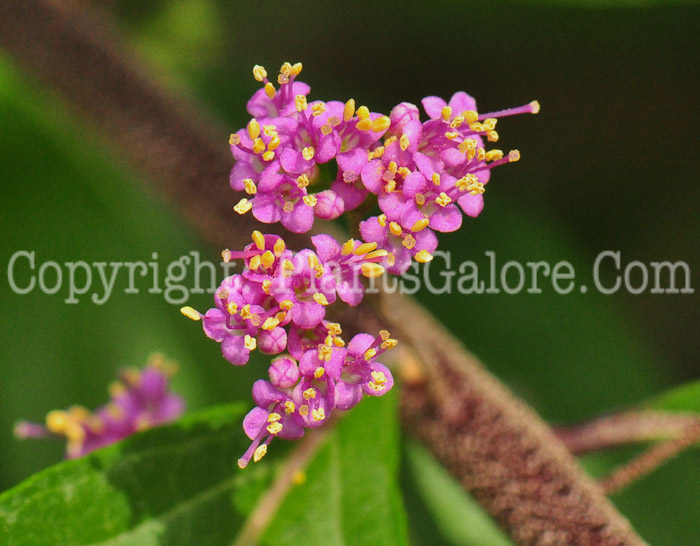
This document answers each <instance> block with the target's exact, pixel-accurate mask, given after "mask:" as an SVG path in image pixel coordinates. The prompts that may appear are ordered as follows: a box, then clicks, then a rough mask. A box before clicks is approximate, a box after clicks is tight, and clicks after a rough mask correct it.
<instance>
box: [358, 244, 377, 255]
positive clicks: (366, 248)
mask: <svg viewBox="0 0 700 546" xmlns="http://www.w3.org/2000/svg"><path fill="white" fill-rule="evenodd" d="M375 248H377V243H362V244H361V245H359V246H358V247H357V248H356V249H355V250H353V251H352V253H353V254H354V255H355V256H362V255H363V254H367V253H368V252H372V251H373V250H374V249H375Z"/></svg>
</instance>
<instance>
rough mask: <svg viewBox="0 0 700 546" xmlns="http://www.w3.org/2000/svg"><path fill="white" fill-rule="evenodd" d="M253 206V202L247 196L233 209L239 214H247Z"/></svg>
mask: <svg viewBox="0 0 700 546" xmlns="http://www.w3.org/2000/svg"><path fill="white" fill-rule="evenodd" d="M252 208H253V204H252V203H250V202H249V201H248V200H247V199H246V198H245V197H244V198H243V199H241V200H240V201H239V202H238V204H237V205H236V206H235V207H233V210H235V211H236V212H237V213H238V214H245V213H246V212H248V211H249V210H250V209H252Z"/></svg>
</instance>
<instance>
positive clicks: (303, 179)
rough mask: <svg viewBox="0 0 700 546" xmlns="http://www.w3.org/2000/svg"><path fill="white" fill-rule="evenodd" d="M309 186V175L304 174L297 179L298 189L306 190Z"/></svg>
mask: <svg viewBox="0 0 700 546" xmlns="http://www.w3.org/2000/svg"><path fill="white" fill-rule="evenodd" d="M308 185H309V177H308V176H307V175H305V174H302V175H300V176H299V177H298V178H297V187H298V188H305V187H306V186H308Z"/></svg>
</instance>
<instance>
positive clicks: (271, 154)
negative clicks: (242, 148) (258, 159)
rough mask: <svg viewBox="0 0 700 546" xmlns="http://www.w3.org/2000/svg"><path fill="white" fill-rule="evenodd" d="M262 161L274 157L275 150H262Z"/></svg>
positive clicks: (270, 159)
mask: <svg viewBox="0 0 700 546" xmlns="http://www.w3.org/2000/svg"><path fill="white" fill-rule="evenodd" d="M262 158H263V161H272V160H273V159H275V152H273V151H271V150H268V151H267V152H263V155H262Z"/></svg>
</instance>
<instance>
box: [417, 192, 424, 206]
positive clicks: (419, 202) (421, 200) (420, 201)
mask: <svg viewBox="0 0 700 546" xmlns="http://www.w3.org/2000/svg"><path fill="white" fill-rule="evenodd" d="M415 199H416V205H425V195H423V194H422V193H417V194H416V197H415Z"/></svg>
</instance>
